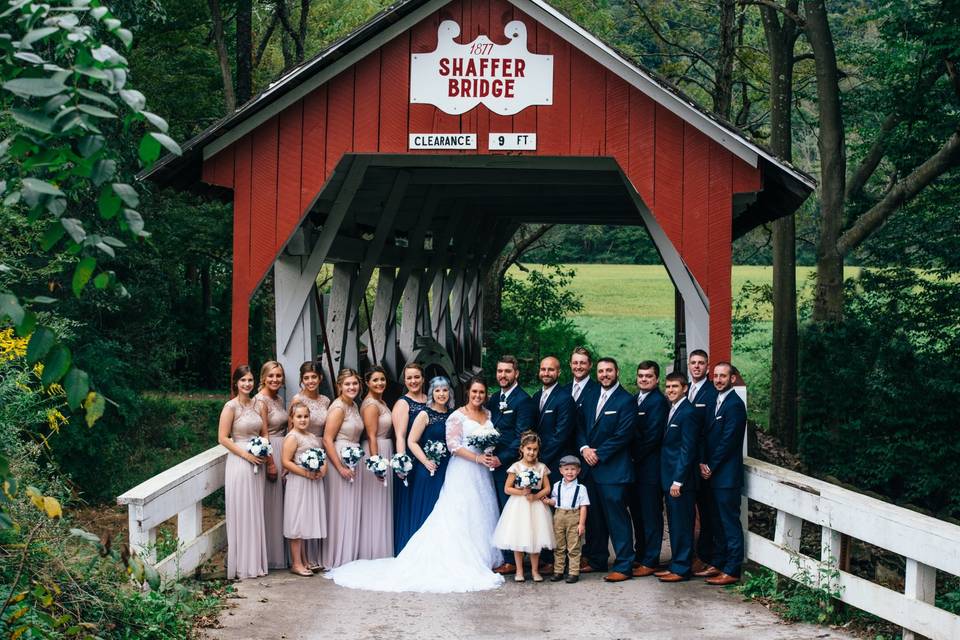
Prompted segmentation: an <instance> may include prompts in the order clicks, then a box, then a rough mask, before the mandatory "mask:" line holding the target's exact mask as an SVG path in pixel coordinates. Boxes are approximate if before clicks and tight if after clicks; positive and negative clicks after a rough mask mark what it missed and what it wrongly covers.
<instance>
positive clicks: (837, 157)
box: [803, 0, 847, 322]
mask: <svg viewBox="0 0 960 640" xmlns="http://www.w3.org/2000/svg"><path fill="white" fill-rule="evenodd" d="M803 4H804V12H805V14H806V34H807V40H808V41H809V42H810V47H811V48H812V49H813V56H814V64H815V66H816V76H817V103H818V110H819V116H820V118H819V120H820V136H819V138H818V146H819V149H820V233H819V236H818V238H817V284H816V288H815V292H814V302H813V320H814V321H815V322H833V321H837V320H839V319H840V318H842V317H843V256H842V255H841V254H840V251H839V250H838V248H837V241H838V240H839V239H840V233H841V232H842V231H843V221H844V201H845V192H846V172H847V159H846V146H845V140H844V130H843V113H842V112H841V110H840V84H839V82H840V74H839V73H838V71H837V51H836V47H835V46H834V42H833V35H832V34H831V32H830V24H829V23H828V22H827V9H826V7H825V6H824V3H823V0H805V1H804V3H803Z"/></svg>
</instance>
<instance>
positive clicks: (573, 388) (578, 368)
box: [563, 347, 600, 409]
mask: <svg viewBox="0 0 960 640" xmlns="http://www.w3.org/2000/svg"><path fill="white" fill-rule="evenodd" d="M592 368H593V359H592V357H591V356H590V352H589V351H588V350H587V349H586V348H584V347H576V348H574V350H573V353H571V354H570V373H571V374H573V382H571V383H570V384H567V385H564V386H563V389H565V390H566V392H567V393H569V394H570V397H571V398H573V401H574V402H575V403H576V405H577V408H578V409H579V408H580V407H581V406H582V405H583V401H584V400H585V399H586V398H587V396H589V395H591V394H593V393H596V392H597V390H598V389H599V388H600V385H599V384H597V383H596V382H595V381H594V380H593V379H592V378H591V377H590V369H592Z"/></svg>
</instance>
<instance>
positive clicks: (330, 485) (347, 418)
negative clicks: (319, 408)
mask: <svg viewBox="0 0 960 640" xmlns="http://www.w3.org/2000/svg"><path fill="white" fill-rule="evenodd" d="M359 396H360V374H358V373H357V372H356V371H354V370H353V369H341V371H340V375H338V376H337V397H336V398H335V399H334V401H333V402H331V403H330V410H329V412H328V413H327V424H326V426H325V427H324V428H323V448H324V449H325V450H326V452H327V464H332V465H333V468H332V469H330V472H329V473H328V474H327V477H326V480H324V482H326V486H325V487H324V494H325V495H326V498H327V537H326V539H325V540H324V541H323V549H322V552H321V559H322V563H323V566H324V567H325V568H327V569H333V568H334V567H339V566H340V565H342V564H345V563H347V562H351V561H353V560H356V559H358V558H359V557H360V556H359V542H360V498H361V495H362V491H363V488H362V487H363V483H364V477H363V474H361V473H360V465H362V464H363V463H362V462H361V463H360V464H359V465H357V468H356V469H350V468H349V467H347V465H345V464H344V463H343V461H342V460H341V459H340V449H342V448H343V447H346V446H352V447H358V446H360V434H362V433H363V420H361V419H360V411H359V410H358V409H357V404H356V400H357V398H358V397H359ZM351 480H353V482H351ZM382 490H383V489H382V487H381V491H382Z"/></svg>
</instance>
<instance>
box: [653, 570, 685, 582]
mask: <svg viewBox="0 0 960 640" xmlns="http://www.w3.org/2000/svg"><path fill="white" fill-rule="evenodd" d="M686 579H687V578H684V577H683V576H681V575H680V574H678V573H673V572H672V571H668V572H667V575H665V576H660V582H683V581H684V580H686Z"/></svg>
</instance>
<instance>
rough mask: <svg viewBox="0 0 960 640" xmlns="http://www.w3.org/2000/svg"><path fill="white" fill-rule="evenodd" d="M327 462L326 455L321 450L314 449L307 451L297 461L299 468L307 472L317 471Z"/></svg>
mask: <svg viewBox="0 0 960 640" xmlns="http://www.w3.org/2000/svg"><path fill="white" fill-rule="evenodd" d="M326 461H327V453H326V451H324V450H323V449H320V448H318V447H314V448H312V449H307V450H306V451H304V452H303V453H301V454H300V458H299V460H297V462H299V463H300V466H301V467H303V468H304V469H306V470H307V471H319V470H320V468H321V467H322V466H323V463H324V462H326Z"/></svg>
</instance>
